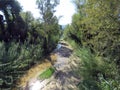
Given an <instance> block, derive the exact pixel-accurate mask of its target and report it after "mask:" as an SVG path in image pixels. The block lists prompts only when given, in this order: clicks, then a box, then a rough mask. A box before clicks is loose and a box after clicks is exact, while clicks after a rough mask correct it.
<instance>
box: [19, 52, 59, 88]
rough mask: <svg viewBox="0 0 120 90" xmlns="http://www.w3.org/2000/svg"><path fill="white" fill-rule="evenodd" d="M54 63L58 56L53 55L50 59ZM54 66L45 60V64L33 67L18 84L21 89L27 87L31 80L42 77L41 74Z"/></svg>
mask: <svg viewBox="0 0 120 90" xmlns="http://www.w3.org/2000/svg"><path fill="white" fill-rule="evenodd" d="M49 58H50V59H51V61H52V62H55V61H56V59H57V55H56V54H51V55H50V57H49ZM51 66H52V64H51V62H50V61H49V60H48V59H45V60H44V62H43V63H41V64H39V65H35V66H33V67H32V68H31V69H29V70H28V71H27V73H26V74H25V75H24V76H23V77H21V78H20V81H19V82H18V85H19V86H20V87H21V86H22V87H25V86H26V84H27V82H29V81H30V80H31V79H35V78H37V77H38V75H40V73H41V72H43V71H44V70H45V69H47V68H49V67H51Z"/></svg>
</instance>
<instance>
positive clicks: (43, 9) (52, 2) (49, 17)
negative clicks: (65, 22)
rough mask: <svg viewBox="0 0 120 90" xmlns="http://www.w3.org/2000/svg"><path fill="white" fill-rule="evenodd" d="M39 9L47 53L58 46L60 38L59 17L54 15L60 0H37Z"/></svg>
mask: <svg viewBox="0 0 120 90" xmlns="http://www.w3.org/2000/svg"><path fill="white" fill-rule="evenodd" d="M36 3H37V5H38V9H39V10H40V15H41V18H40V19H41V21H42V29H43V31H44V33H45V34H44V45H43V48H44V50H45V52H46V53H48V52H50V51H51V50H52V49H53V48H55V47H56V44H57V41H58V40H59V28H60V27H59V25H58V19H57V17H56V16H54V13H55V7H56V6H57V5H58V4H59V1H58V0H37V1H36Z"/></svg>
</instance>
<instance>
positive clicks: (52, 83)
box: [21, 42, 80, 90]
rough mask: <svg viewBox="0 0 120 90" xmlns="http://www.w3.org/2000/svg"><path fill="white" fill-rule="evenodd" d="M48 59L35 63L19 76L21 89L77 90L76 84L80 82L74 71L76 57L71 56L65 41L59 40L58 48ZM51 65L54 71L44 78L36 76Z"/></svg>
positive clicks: (71, 51)
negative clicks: (21, 76) (22, 75)
mask: <svg viewBox="0 0 120 90" xmlns="http://www.w3.org/2000/svg"><path fill="white" fill-rule="evenodd" d="M50 59H51V60H53V62H54V61H55V60H56V62H55V63H54V64H53V63H52V64H51V62H49V60H45V61H46V62H44V63H42V64H40V65H36V66H35V67H33V68H32V69H31V70H29V71H28V73H27V74H26V75H24V77H23V78H21V82H22V83H21V86H22V87H23V88H22V89H21V90H78V88H77V87H76V85H77V84H78V83H79V82H80V78H79V77H77V76H76V74H75V73H74V70H73V69H74V68H76V67H77V59H76V58H75V57H74V56H73V50H72V48H71V47H70V46H69V45H68V44H67V43H66V42H60V44H59V46H58V49H56V50H55V51H54V52H53V53H52V54H51V55H50ZM51 66H53V67H54V68H55V73H54V74H53V75H52V76H51V77H50V78H49V79H45V80H40V79H38V78H37V77H38V76H39V74H40V73H41V72H42V71H43V70H45V69H46V68H48V67H51Z"/></svg>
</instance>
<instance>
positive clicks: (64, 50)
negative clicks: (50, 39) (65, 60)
mask: <svg viewBox="0 0 120 90" xmlns="http://www.w3.org/2000/svg"><path fill="white" fill-rule="evenodd" d="M72 52H73V50H71V49H69V48H67V47H64V46H62V47H61V48H60V49H59V50H58V53H59V55H60V56H62V57H70V55H71V54H72Z"/></svg>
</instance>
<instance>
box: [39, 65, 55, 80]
mask: <svg viewBox="0 0 120 90" xmlns="http://www.w3.org/2000/svg"><path fill="white" fill-rule="evenodd" d="M54 72H55V69H54V68H52V67H50V68H48V69H46V70H45V71H44V72H43V73H41V74H40V75H39V77H38V78H39V79H48V78H50V77H51V76H52V75H53V73H54Z"/></svg>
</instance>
